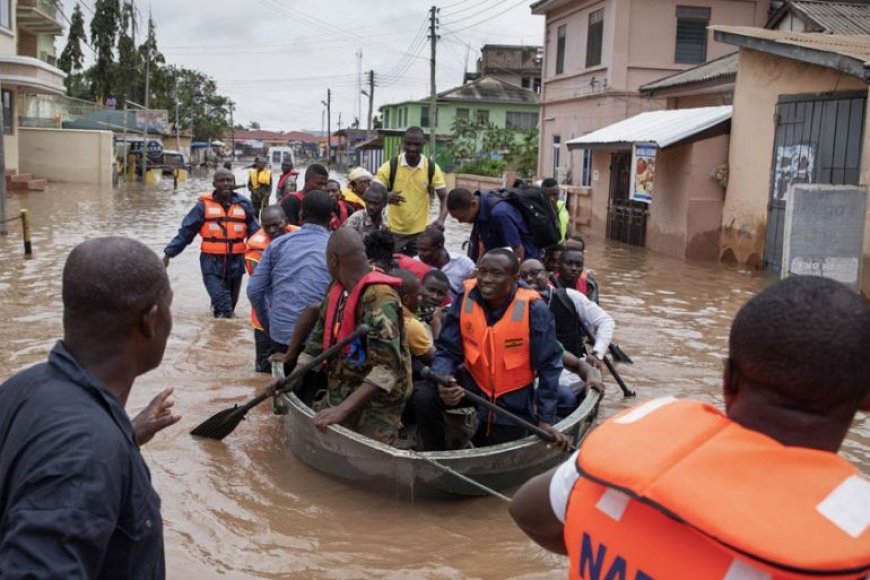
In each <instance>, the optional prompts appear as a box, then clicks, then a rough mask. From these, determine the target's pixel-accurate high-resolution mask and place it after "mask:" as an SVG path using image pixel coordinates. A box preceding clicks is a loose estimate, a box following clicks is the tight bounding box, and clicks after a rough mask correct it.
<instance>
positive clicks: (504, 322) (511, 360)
mask: <svg viewBox="0 0 870 580" xmlns="http://www.w3.org/2000/svg"><path fill="white" fill-rule="evenodd" d="M476 285H477V281H476V280H474V279H472V280H466V282H465V294H464V295H463V296H462V301H463V302H462V309H461V312H460V315H459V328H460V332H461V334H462V352H463V354H464V355H465V368H466V369H467V370H468V372H469V373H470V374H471V376H472V378H473V379H474V382H475V383H477V386H478V387H479V388H480V390H481V391H483V392H484V393H486V394H487V395H488V396H489V397H490V398H491V399H497V398H498V397H501V396H502V395H504V394H506V393H510V392H511V391H517V390H519V389H522V388H523V387H526V386H528V385H529V384H531V383H532V381H534V380H535V373H534V371H533V370H532V358H531V350H530V341H531V331H530V325H529V319H530V311H531V304H532V302H533V301H535V300H539V299H540V294H538V293H537V292H536V291H534V290H530V289H528V288H517V290H516V292H515V294H514V299H513V301H512V302H511V303H510V304H509V305H508V307H507V309H506V310H505V313H504V315H503V316H502V317H501V320H499V321H498V322H496V323H495V324H494V325H492V326H490V325H488V324H487V322H486V314H485V313H484V311H483V307H482V306H481V305H480V304H479V303H478V302H477V301H475V300H474V299H472V298H471V297H470V296H469V294H470V292H471V290H472V289H473V288H474V287H475V286H476Z"/></svg>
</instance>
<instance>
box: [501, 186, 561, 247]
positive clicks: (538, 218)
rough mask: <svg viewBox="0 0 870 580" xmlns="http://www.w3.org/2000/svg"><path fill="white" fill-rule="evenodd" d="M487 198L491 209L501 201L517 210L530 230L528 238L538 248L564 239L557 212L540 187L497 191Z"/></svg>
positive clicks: (510, 188) (511, 188)
mask: <svg viewBox="0 0 870 580" xmlns="http://www.w3.org/2000/svg"><path fill="white" fill-rule="evenodd" d="M487 198H488V199H489V200H490V201H489V203H490V206H489V207H490V209H492V207H493V206H495V204H497V203H499V202H501V201H506V202H508V203H509V204H511V205H512V206H514V207H515V208H517V210H519V212H520V214H522V216H523V221H524V222H525V223H526V228H528V230H529V235H528V236H527V237H528V238H529V239H531V241H532V243H533V244H535V245H536V246H537V247H539V248H541V249H543V248H547V247H549V246H552V245H555V244H558V243H559V241H560V240H561V239H562V232H561V231H560V229H559V218H558V217H557V216H556V210H555V209H553V204H551V203H550V200H549V199H548V198H547V194H546V193H544V190H543V189H541V188H540V187H522V188H515V187H508V188H505V189H495V190H493V191H490V192H489V193H488V194H487Z"/></svg>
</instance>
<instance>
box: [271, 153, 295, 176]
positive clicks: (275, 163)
mask: <svg viewBox="0 0 870 580" xmlns="http://www.w3.org/2000/svg"><path fill="white" fill-rule="evenodd" d="M268 156H269V165H270V166H271V167H272V171H277V172H278V173H279V174H280V173H281V164H282V163H283V162H284V160H285V159H289V160H290V163H292V164H293V167H296V158H295V157H294V156H293V149H291V148H290V147H269V153H268Z"/></svg>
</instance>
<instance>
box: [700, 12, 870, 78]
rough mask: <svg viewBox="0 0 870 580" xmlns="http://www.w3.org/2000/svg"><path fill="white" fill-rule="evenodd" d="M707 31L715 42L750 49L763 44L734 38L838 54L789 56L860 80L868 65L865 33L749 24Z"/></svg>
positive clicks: (869, 48)
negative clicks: (791, 29) (831, 57)
mask: <svg viewBox="0 0 870 580" xmlns="http://www.w3.org/2000/svg"><path fill="white" fill-rule="evenodd" d="M709 30H711V31H713V33H714V37H715V39H716V40H717V41H722V42H726V43H729V44H736V45H737V46H745V47H747V48H752V49H754V50H761V51H764V45H763V43H762V44H759V43H753V44H751V45H748V43H746V42H745V41H741V40H740V39H739V38H736V37H744V38H747V39H754V40H761V41H764V42H770V43H773V44H774V45H785V46H796V47H800V48H804V49H808V50H809V51H815V52H814V53H813V54H816V55H818V54H819V53H828V54H834V55H839V56H841V57H845V58H843V59H838V60H836V61H827V60H825V59H819V58H815V57H813V58H811V55H807V54H800V52H799V51H794V54H792V55H789V57H791V58H794V59H795V60H800V61H804V62H812V63H813V64H818V65H819V66H827V67H828V68H833V69H836V70H840V71H843V72H845V73H847V74H850V75H854V76H857V77H859V78H862V79H863V78H865V77H866V75H867V73H868V71H867V69H868V68H870V36H868V35H853V36H846V35H842V34H825V33H821V32H787V31H783V30H766V29H764V28H754V27H752V26H722V25H717V26H710V27H709ZM720 36H723V38H719V37H720ZM728 36H731V38H728ZM747 45H748V46H747ZM770 52H773V53H774V54H778V53H779V52H778V51H775V50H771V51H770Z"/></svg>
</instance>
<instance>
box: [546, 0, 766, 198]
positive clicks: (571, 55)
mask: <svg viewBox="0 0 870 580" xmlns="http://www.w3.org/2000/svg"><path fill="white" fill-rule="evenodd" d="M769 5H770V2H769V1H768V0H700V1H699V0H540V1H539V2H537V3H535V4H533V5H532V13H533V14H539V15H543V16H544V17H545V18H546V22H545V34H544V55H543V74H542V77H543V79H542V90H541V121H540V130H541V140H540V147H539V161H538V175H539V176H540V177H551V176H552V177H556V178H557V179H558V180H559V181H560V183H563V184H569V185H573V186H577V187H586V188H588V187H590V186H591V185H592V163H591V162H592V159H591V151H590V150H588V149H578V150H575V151H573V152H569V151H568V150H567V148H566V147H564V143H565V142H566V141H568V140H570V139H574V138H577V137H580V136H582V135H585V134H586V133H589V132H591V131H594V130H596V129H599V128H601V127H605V126H607V125H611V124H613V123H616V122H618V121H621V120H623V119H627V118H629V117H632V116H634V115H636V114H638V113H641V112H644V111H654V110H659V109H663V108H664V107H665V102H664V100H661V99H652V98H649V97H646V96H643V95H641V93H640V92H639V88H640V87H641V86H642V85H645V84H647V83H651V82H653V81H655V80H657V79H660V78H662V77H665V76H668V75H671V74H674V73H676V72H679V71H681V70H685V69H687V68H690V67H692V66H694V65H697V64H700V63H703V62H706V61H708V60H711V59H715V58H718V57H721V56H724V55H726V54H727V53H729V52H733V51H734V49H733V47H728V46H726V45H723V44H721V43H718V42H714V39H713V37H712V35H711V34H709V33H708V32H707V26H709V25H712V24H730V25H745V26H761V25H763V24H764V23H765V21H766V20H767V16H768V9H769Z"/></svg>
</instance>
